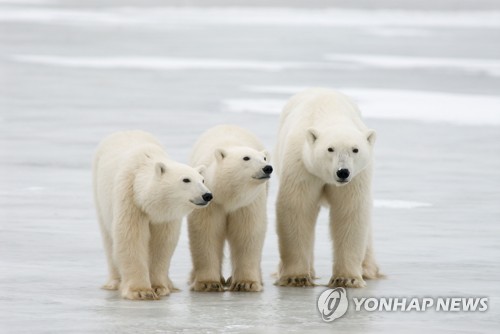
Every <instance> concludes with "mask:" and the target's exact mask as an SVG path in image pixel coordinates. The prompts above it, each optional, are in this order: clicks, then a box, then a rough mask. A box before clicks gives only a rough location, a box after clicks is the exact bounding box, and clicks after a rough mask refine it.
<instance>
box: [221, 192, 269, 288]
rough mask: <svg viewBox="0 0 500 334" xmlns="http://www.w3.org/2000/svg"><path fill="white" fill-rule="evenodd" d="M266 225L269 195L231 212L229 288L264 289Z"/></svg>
mask: <svg viewBox="0 0 500 334" xmlns="http://www.w3.org/2000/svg"><path fill="white" fill-rule="evenodd" d="M266 228H267V212H266V195H265V194H262V195H261V196H259V198H257V200H256V201H255V202H254V203H252V204H251V205H249V206H247V207H244V208H240V209H238V210H236V211H235V212H232V213H230V214H229V217H228V227H227V229H228V230H227V239H228V242H229V247H230V249H231V265H232V275H231V279H230V286H229V290H230V291H252V292H257V291H261V290H262V272H261V269H260V262H261V259H262V248H263V247H264V239H265V236H266Z"/></svg>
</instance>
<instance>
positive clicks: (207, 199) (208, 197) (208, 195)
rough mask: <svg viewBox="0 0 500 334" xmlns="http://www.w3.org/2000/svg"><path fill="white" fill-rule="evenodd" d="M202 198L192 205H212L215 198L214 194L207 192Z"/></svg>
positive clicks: (193, 201)
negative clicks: (211, 202)
mask: <svg viewBox="0 0 500 334" xmlns="http://www.w3.org/2000/svg"><path fill="white" fill-rule="evenodd" d="M200 197H201V198H197V199H195V200H191V203H193V204H194V205H197V206H205V205H208V203H210V201H211V200H212V199H213V198H214V196H213V195H212V193H209V192H206V193H204V194H203V195H201V196H200Z"/></svg>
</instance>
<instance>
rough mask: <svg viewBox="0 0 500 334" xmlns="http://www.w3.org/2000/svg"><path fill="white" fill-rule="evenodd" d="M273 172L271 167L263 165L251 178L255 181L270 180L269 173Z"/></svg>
mask: <svg viewBox="0 0 500 334" xmlns="http://www.w3.org/2000/svg"><path fill="white" fill-rule="evenodd" d="M272 172H273V166H271V165H265V166H264V167H262V169H261V170H260V171H259V173H257V175H255V176H254V177H253V178H254V179H257V180H265V179H269V178H271V173H272Z"/></svg>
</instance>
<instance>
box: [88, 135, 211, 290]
mask: <svg viewBox="0 0 500 334" xmlns="http://www.w3.org/2000/svg"><path fill="white" fill-rule="evenodd" d="M203 169H204V167H200V168H197V169H194V168H191V167H189V166H187V165H184V164H180V163H177V162H175V161H172V160H170V159H169V158H168V157H167V155H166V153H165V152H164V150H163V149H162V147H161V144H160V143H159V142H158V141H157V140H156V139H155V138H154V137H153V136H151V135H150V134H148V133H146V132H142V131H124V132H117V133H114V134H112V135H110V136H109V137H107V138H105V139H104V140H103V141H102V142H101V143H100V145H99V147H98V149H97V152H96V154H95V157H94V162H93V183H94V198H95V204H96V208H97V215H98V219H99V225H100V228H101V233H102V237H103V241H104V248H105V251H106V256H107V261H108V269H109V280H108V282H107V283H106V284H105V285H104V286H103V288H105V289H109V290H117V289H119V288H120V289H121V292H122V296H123V297H125V298H128V299H157V298H159V297H160V296H165V295H168V294H169V293H170V291H172V290H174V289H175V288H174V286H173V284H172V282H171V281H170V279H169V278H168V270H169V267H170V259H171V257H172V254H173V252H174V249H175V247H176V245H177V241H178V240H179V235H180V227H181V220H182V218H183V216H185V215H186V214H188V213H189V212H191V211H192V210H193V209H196V208H201V207H204V206H206V205H208V202H209V201H210V200H211V198H212V195H211V194H210V193H209V190H208V188H206V187H205V185H204V184H203V176H202V175H200V174H199V172H200V171H201V170H203Z"/></svg>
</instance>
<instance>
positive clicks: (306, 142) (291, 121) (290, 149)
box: [276, 88, 380, 287]
mask: <svg viewBox="0 0 500 334" xmlns="http://www.w3.org/2000/svg"><path fill="white" fill-rule="evenodd" d="M374 141H375V132H374V131H373V130H370V129H368V128H367V127H366V126H365V125H364V123H363V121H362V119H361V114H360V112H359V110H358V108H357V106H356V105H355V104H354V103H353V102H352V101H351V100H350V99H349V98H348V97H347V96H345V95H343V94H341V93H338V92H335V91H332V90H328V89H321V88H314V89H309V90H306V91H304V92H302V93H300V94H297V95H295V96H293V97H292V98H291V99H290V101H289V102H288V103H287V105H286V106H285V108H284V110H283V113H282V115H281V120H280V129H279V138H278V144H277V149H276V165H277V169H278V173H279V178H280V188H279V192H278V199H277V205H276V215H277V230H278V236H279V248H280V256H281V264H280V270H279V278H278V280H277V282H276V284H278V285H283V286H310V285H314V283H313V279H314V278H315V277H314V275H315V272H314V266H313V262H314V261H313V260H314V256H313V249H314V227H315V224H316V219H317V216H318V213H319V210H320V204H321V203H323V204H326V205H328V206H329V207H330V228H331V234H332V239H333V244H334V252H333V254H334V265H333V275H332V278H331V280H330V282H329V286H345V287H363V286H365V285H366V283H365V281H364V280H363V277H365V278H377V277H379V276H380V274H379V271H378V266H377V264H376V262H375V259H374V257H373V250H372V242H371V239H372V236H371V223H370V218H371V208H372V196H371V178H372V165H373V163H372V160H373V145H374ZM329 148H331V149H333V152H329V150H328V149H329ZM353 149H357V150H358V152H357V153H354V152H353ZM339 169H348V170H349V171H350V176H349V177H348V178H347V179H346V180H345V181H346V182H345V183H341V182H340V181H342V180H341V179H339V177H338V176H337V171H338V170H339Z"/></svg>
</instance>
